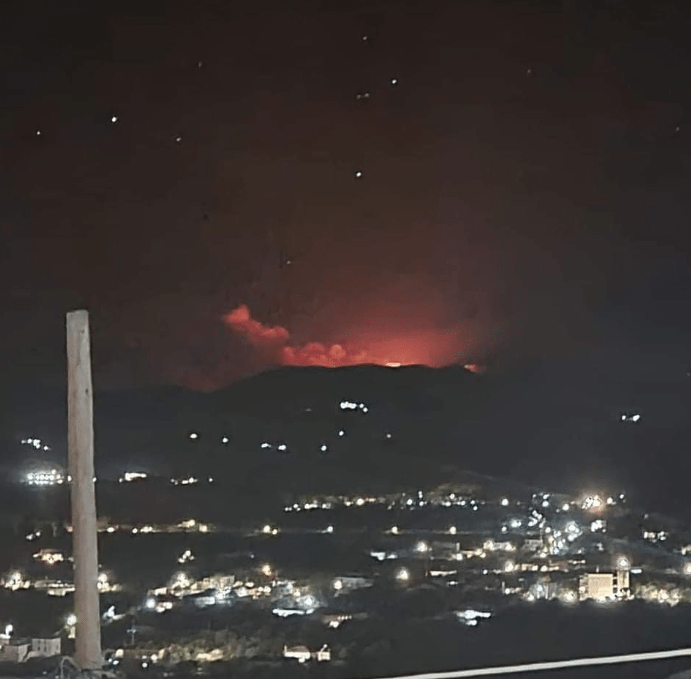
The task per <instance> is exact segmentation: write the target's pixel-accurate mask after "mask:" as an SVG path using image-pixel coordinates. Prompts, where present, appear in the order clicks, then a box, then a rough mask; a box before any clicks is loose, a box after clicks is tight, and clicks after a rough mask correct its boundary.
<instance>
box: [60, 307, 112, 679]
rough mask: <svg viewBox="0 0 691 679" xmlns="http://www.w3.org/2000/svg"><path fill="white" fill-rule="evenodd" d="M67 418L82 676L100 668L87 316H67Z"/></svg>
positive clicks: (82, 312) (78, 659)
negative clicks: (86, 672)
mask: <svg viewBox="0 0 691 679" xmlns="http://www.w3.org/2000/svg"><path fill="white" fill-rule="evenodd" d="M67 417H68V450H69V465H68V466H69V473H70V477H71V492H72V555H73V558H74V585H75V592H74V602H75V611H74V612H75V615H76V617H77V624H76V653H75V662H76V664H77V666H78V667H79V669H80V670H82V671H89V670H99V669H101V668H102V667H103V655H102V653H101V616H100V612H99V601H98V526H97V522H96V490H95V487H94V423H93V393H92V386H91V350H90V346H89V313H88V311H85V310H79V311H71V312H70V313H68V314H67Z"/></svg>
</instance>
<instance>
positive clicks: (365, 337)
mask: <svg viewBox="0 0 691 679" xmlns="http://www.w3.org/2000/svg"><path fill="white" fill-rule="evenodd" d="M223 320H224V322H225V324H226V325H227V326H228V327H229V328H230V329H231V330H232V331H233V332H235V333H237V334H238V335H241V336H242V337H244V338H245V339H246V341H247V342H248V343H249V344H250V345H251V346H253V347H256V348H257V349H258V350H260V351H261V352H263V353H264V354H265V358H266V359H267V360H269V361H270V362H272V363H274V364H279V365H292V366H321V367H325V368H338V367H342V366H349V365H360V364H363V363H372V364H377V365H387V366H391V367H398V366H401V365H415V364H421V365H429V366H440V365H446V364H448V363H449V362H450V361H453V362H461V361H463V359H464V358H465V357H466V356H467V355H468V353H469V351H468V349H469V347H468V346H467V344H466V343H467V338H468V337H469V336H470V333H469V332H468V330H467V329H466V330H463V329H461V328H459V327H454V328H448V329H426V330H409V331H407V332H406V331H401V330H400V329H399V330H397V331H396V330H393V329H392V328H388V330H387V328H386V326H384V327H382V328H379V329H377V330H374V331H373V329H372V328H371V327H370V328H369V329H368V331H366V332H365V333H361V334H359V335H358V336H359V340H360V341H359V344H361V345H364V347H365V348H361V347H359V348H357V349H354V348H352V347H348V346H347V345H343V344H324V343H322V342H307V343H306V344H302V345H298V344H293V343H292V342H291V334H290V331H289V330H287V329H286V328H284V327H282V326H280V325H275V326H270V325H265V324H263V323H261V322H260V321H257V320H256V319H254V318H252V314H251V313H250V310H249V308H248V307H247V305H245V304H242V305H240V306H239V307H237V308H236V309H233V310H232V311H231V312H230V313H228V314H226V315H225V316H223ZM463 339H465V340H466V342H463ZM459 343H460V346H459ZM472 369H473V370H478V367H476V366H473V368H472Z"/></svg>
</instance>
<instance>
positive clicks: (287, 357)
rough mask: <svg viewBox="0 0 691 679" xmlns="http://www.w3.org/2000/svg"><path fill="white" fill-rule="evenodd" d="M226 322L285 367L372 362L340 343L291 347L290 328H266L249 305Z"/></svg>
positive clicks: (237, 311)
mask: <svg viewBox="0 0 691 679" xmlns="http://www.w3.org/2000/svg"><path fill="white" fill-rule="evenodd" d="M223 320H224V322H225V324H226V325H227V326H228V327H229V328H230V329H231V330H233V332H236V333H238V334H240V335H242V336H243V337H245V339H246V340H247V342H249V343H250V344H251V345H252V346H255V347H258V348H261V349H264V350H268V351H269V353H270V354H271V355H272V357H273V359H274V360H275V361H276V362H278V363H280V364H281V365H296V366H322V367H325V368H338V367H340V366H346V365H357V364H359V363H367V362H368V358H367V354H366V352H364V351H359V352H350V351H348V350H347V349H346V348H345V347H343V346H342V345H340V344H331V345H326V344H322V343H321V342H308V343H307V344H304V345H301V346H299V345H294V344H291V342H290V332H289V331H288V330H287V329H286V328H283V327H281V326H280V325H275V326H269V325H264V324H263V323H261V322H259V321H257V320H255V319H254V318H252V315H251V314H250V310H249V308H248V307H247V305H245V304H241V305H240V306H239V307H237V308H236V309H233V310H232V311H231V312H230V313H228V314H226V315H225V316H224V317H223Z"/></svg>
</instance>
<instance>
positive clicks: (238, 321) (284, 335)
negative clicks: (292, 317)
mask: <svg viewBox="0 0 691 679" xmlns="http://www.w3.org/2000/svg"><path fill="white" fill-rule="evenodd" d="M223 320H224V321H225V323H226V325H228V326H229V327H230V328H232V329H233V330H234V331H235V332H238V333H240V334H241V335H244V336H245V337H246V338H247V340H248V341H249V342H250V344H254V345H255V346H267V345H273V344H286V343H287V342H288V341H289V340H290V333H289V332H288V331H287V330H286V329H285V328H282V327H281V326H280V325H275V326H273V327H272V326H269V325H264V324H263V323H260V322H259V321H255V320H254V319H253V318H252V315H251V314H250V310H249V308H248V307H247V305H246V304H241V305H240V306H239V307H237V308H236V309H233V310H232V311H231V312H230V313H228V314H226V315H225V316H224V317H223Z"/></svg>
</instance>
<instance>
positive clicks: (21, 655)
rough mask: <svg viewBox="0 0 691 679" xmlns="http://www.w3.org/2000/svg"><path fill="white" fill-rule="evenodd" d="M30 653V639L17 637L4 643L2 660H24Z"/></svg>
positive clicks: (1, 654)
mask: <svg viewBox="0 0 691 679" xmlns="http://www.w3.org/2000/svg"><path fill="white" fill-rule="evenodd" d="M28 655H29V641H28V639H17V640H15V641H11V642H10V643H8V644H4V645H3V647H2V649H1V650H0V662H16V663H20V662H24V661H25V660H26V657H27V656H28Z"/></svg>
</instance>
